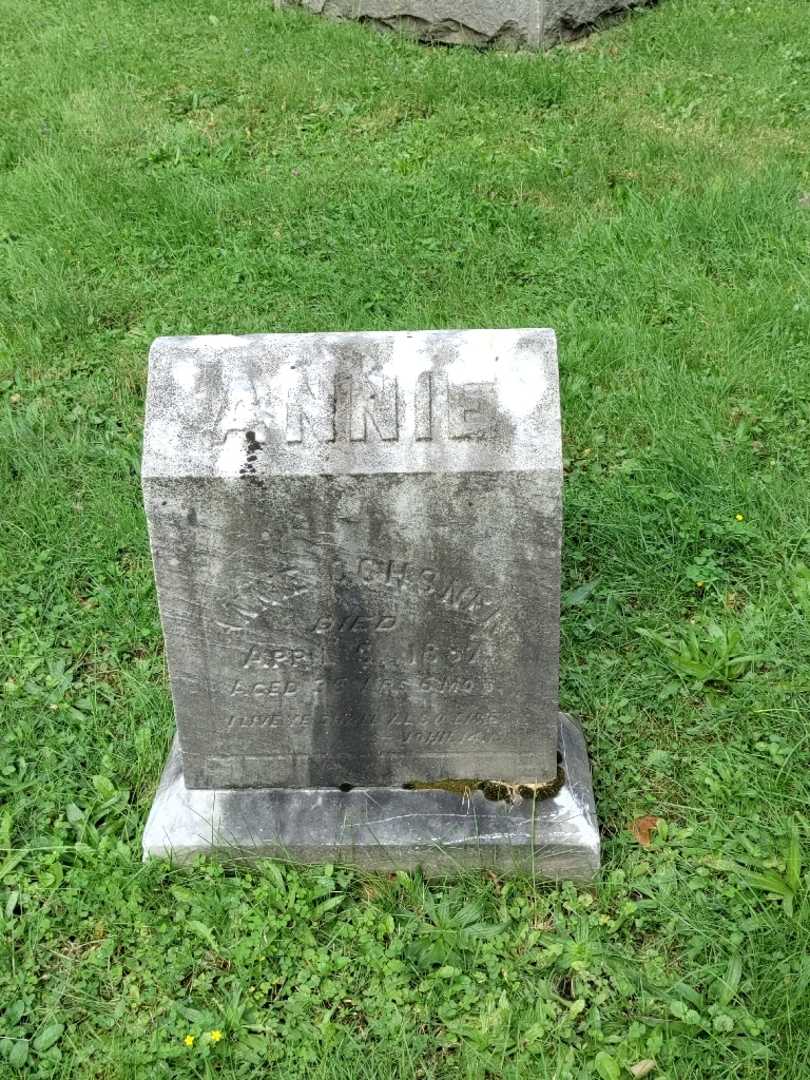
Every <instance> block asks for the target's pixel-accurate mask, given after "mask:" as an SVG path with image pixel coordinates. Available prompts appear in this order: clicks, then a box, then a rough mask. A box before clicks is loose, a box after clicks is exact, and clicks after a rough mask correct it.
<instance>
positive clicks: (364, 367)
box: [143, 330, 562, 805]
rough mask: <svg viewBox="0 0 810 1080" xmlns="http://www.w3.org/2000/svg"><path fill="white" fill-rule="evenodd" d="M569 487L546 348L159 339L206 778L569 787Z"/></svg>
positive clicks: (173, 539) (502, 340)
mask: <svg viewBox="0 0 810 1080" xmlns="http://www.w3.org/2000/svg"><path fill="white" fill-rule="evenodd" d="M561 482H562V471H561V450H560V421H559V396H558V385H557V364H556V346H555V339H554V335H553V333H552V332H551V331H549V330H518V331H507V330H494V331H460V332H455V331H438V332H429V333H404V332H402V333H372V334H313V335H254V336H248V337H228V336H215V337H197V338H193V337H192V338H164V339H159V340H158V341H157V342H155V344H154V346H153V348H152V352H151V357H150V373H149V391H148V402H147V421H146V434H145V442H144V458H143V483H144V497H145V504H146V509H147V515H148V520H149V528H150V536H151V542H152V550H153V556H154V561H155V569H156V577H157V582H158V597H159V602H160V609H161V616H162V620H163V626H164V632H165V637H166V648H167V655H168V661H169V669H170V675H171V682H172V693H173V697H174V703H175V712H176V717H177V725H178V732H179V738H180V745H181V747H182V753H183V759H184V771H185V783H186V785H187V786H188V787H190V788H199V787H206V788H239V787H248V788H250V787H254V788H260V787H289V788H319V787H339V786H340V785H353V786H363V787H382V786H386V785H394V786H397V785H401V784H403V783H407V782H412V781H430V780H435V779H440V778H446V777H456V778H471V779H472V778H477V779H498V780H504V781H513V782H522V783H543V782H546V781H548V780H550V779H551V778H552V777H553V776H554V775H555V772H556V751H557V708H558V705H557V677H558V637H559V618H558V616H559V558H560V530H561V502H560V500H561ZM417 794H419V795H421V794H423V793H417ZM403 797H404V796H403ZM296 805H298V804H296Z"/></svg>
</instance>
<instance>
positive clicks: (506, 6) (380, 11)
mask: <svg viewBox="0 0 810 1080" xmlns="http://www.w3.org/2000/svg"><path fill="white" fill-rule="evenodd" d="M285 2H286V4H287V6H296V7H305V8H308V9H309V10H310V11H314V12H316V13H318V14H322V15H328V16H331V17H333V18H339V19H358V20H361V21H363V22H367V23H370V24H371V25H373V26H377V27H379V28H380V29H388V30H398V31H400V32H403V33H407V34H409V35H411V36H413V37H416V38H419V39H420V40H422V41H431V42H441V43H443V44H448V45H479V46H480V45H499V46H507V47H526V48H535V49H536V48H548V47H549V46H551V45H555V44H557V43H558V42H559V41H563V40H566V39H569V38H572V37H577V36H579V35H580V34H581V33H583V32H584V31H585V30H587V29H588V28H589V27H591V26H593V24H594V23H596V22H597V20H598V19H600V18H602V17H603V16H605V15H611V14H616V13H619V12H622V11H625V10H626V9H628V8H631V7H638V6H641V5H643V4H646V3H649V2H650V0H285Z"/></svg>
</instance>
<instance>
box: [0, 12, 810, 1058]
mask: <svg viewBox="0 0 810 1080" xmlns="http://www.w3.org/2000/svg"><path fill="white" fill-rule="evenodd" d="M0 26H2V46H1V47H0V500H1V501H2V509H1V511H0V512H1V513H2V529H3V531H2V537H3V539H2V544H1V545H0V668H1V669H2V675H1V676H0V684H2V696H1V697H0V707H1V708H2V725H1V726H0V798H2V804H1V805H0V1076H2V1077H6V1076H9V1077H13V1076H15V1075H25V1076H26V1077H28V1076H30V1077H44V1076H48V1077H50V1076H57V1077H72V1078H74V1077H81V1078H85V1077H87V1078H89V1077H98V1078H119V1077H144V1078H152V1077H160V1076H178V1077H206V1076H212V1075H222V1076H225V1077H255V1076H257V1075H278V1076H302V1077H303V1076H307V1077H310V1076H312V1077H323V1078H334V1077H352V1078H354V1077H369V1078H371V1077H373V1078H376V1077H385V1076H397V1077H413V1078H417V1077H424V1078H432V1077H469V1078H473V1077H474V1078H480V1077H505V1078H518V1077H532V1078H535V1077H541V1078H544V1077H547V1078H549V1080H551V1078H557V1080H564V1078H577V1080H579V1078H584V1077H597V1078H602V1080H614V1078H616V1077H629V1076H630V1075H631V1074H630V1073H629V1072H628V1071H627V1067H628V1066H631V1065H633V1064H635V1063H637V1062H639V1061H641V1060H643V1059H649V1058H653V1059H655V1061H656V1063H657V1068H656V1072H655V1073H654V1074H653V1075H655V1076H667V1077H670V1078H672V1080H688V1078H693V1077H707V1078H708V1077H711V1078H712V1080H719V1078H724V1077H727V1078H732V1077H733V1078H735V1080H737V1078H744V1080H745V1078H765V1077H768V1078H773V1077H780V1078H781V1077H791V1078H794V1077H795V1078H799V1077H806V1076H807V1075H808V1074H809V1073H810V1041H809V1040H808V1036H807V1031H808V1024H810V1004H809V1002H810V961H809V960H808V944H809V942H808V939H809V938H810V932H809V931H810V899H808V884H807V875H806V869H805V868H806V864H807V861H808V858H807V850H808V822H807V817H806V816H805V814H806V808H807V800H808V761H809V760H810V753H809V751H810V731H809V729H808V724H807V714H808V707H810V668H809V667H808V659H809V658H810V631H809V630H808V617H809V616H810V500H809V499H808V483H809V482H810V344H809V342H810V300H809V299H808V296H809V295H810V294H809V293H808V274H809V271H810V258H809V253H810V246H809V245H808V241H810V209H808V207H807V206H806V205H804V206H803V205H802V204H801V197H802V195H803V194H804V193H806V192H810V153H809V152H810V21H809V20H808V19H807V11H806V4H805V3H804V2H802V0H751V3H750V5H749V6H742V5H734V6H730V4H729V3H728V2H727V0H667V2H665V3H662V4H661V5H660V6H659V7H657V8H655V9H651V10H649V11H645V12H643V13H639V14H638V15H637V16H635V17H633V18H631V19H629V20H626V21H622V22H620V23H617V24H616V25H614V26H613V27H611V28H610V29H609V30H608V31H606V32H605V33H604V34H602V35H599V36H597V37H593V38H591V39H589V40H587V41H586V42H585V43H584V44H580V45H579V46H577V47H575V48H570V49H560V50H556V51H554V52H553V53H551V54H549V55H547V56H529V55H503V54H483V53H476V52H473V51H461V50H447V49H439V48H437V49H426V48H422V47H419V46H417V45H414V44H412V43H409V42H405V41H400V40H397V39H396V38H392V37H383V36H377V35H375V34H373V33H367V32H365V31H364V30H363V29H362V28H361V27H357V26H347V25H343V26H336V25H331V24H328V23H326V22H323V21H320V20H318V19H314V18H310V17H307V16H306V15H304V14H302V13H300V12H299V13H296V12H292V13H289V12H288V13H277V12H274V11H273V4H272V3H270V2H269V0H249V2H248V0H230V2H228V3H220V4H219V5H216V4H213V5H212V4H211V3H205V4H201V3H198V2H197V0H189V2H187V3H185V4H182V5H181V4H176V3H171V2H164V3H160V4H157V3H147V2H146V0H130V2H128V3H126V4H124V3H121V2H116V0H99V2H97V3H93V4H91V3H89V0H74V2H73V3H71V4H59V3H56V2H53V0H51V2H45V0H32V2H31V3H27V4H20V3H17V2H14V0H0ZM805 201H806V200H805ZM525 325H527V326H552V327H554V328H555V329H556V330H557V332H558V335H559V340H560V350H561V377H562V388H563V401H564V417H565V428H566V449H565V456H566V473H567V483H566V530H567V531H566V544H565V552H564V575H565V582H564V587H565V589H566V590H567V592H566V604H565V609H564V613H563V637H564V642H563V644H564V648H563V660H562V702H563V705H564V707H565V708H567V709H569V710H570V711H573V712H576V713H578V714H580V715H581V716H582V718H583V721H584V724H585V726H586V730H587V734H588V738H589V743H590V747H591V751H592V757H593V764H594V776H595V785H596V794H597V798H598V803H599V811H600V817H601V821H602V825H603V831H604V841H605V843H604V861H605V869H604V873H603V875H602V877H601V879H600V881H599V882H598V884H597V887H596V888H595V889H594V890H581V891H579V892H577V891H576V890H574V889H573V888H571V887H561V888H556V889H555V888H549V887H545V886H541V885H538V884H536V883H533V882H532V881H530V880H526V879H516V880H509V881H505V880H494V879H492V878H490V877H487V876H481V877H480V878H479V877H475V876H473V877H470V878H468V879H466V880H464V881H462V882H460V883H459V882H457V883H455V884H453V883H432V884H430V885H426V884H425V883H423V882H422V881H421V880H420V879H419V878H418V877H416V876H407V875H398V876H396V877H393V878H391V879H388V878H374V877H371V878H369V877H363V876H361V875H357V874H354V873H350V872H347V871H343V870H340V869H332V868H323V867H321V868H313V869H300V868H280V867H278V866H274V865H272V864H267V865H263V866H261V867H259V868H257V869H255V870H252V871H250V872H247V871H242V872H239V873H234V872H230V871H224V870H222V869H221V868H219V867H216V866H209V865H199V866H197V867H195V868H193V869H191V870H184V871H180V870H176V869H171V868H170V867H169V866H167V865H161V864H151V865H149V866H146V867H144V866H142V865H141V863H140V861H139V834H140V830H141V829H142V827H143V823H144V820H145V815H146V813H147V810H148V807H149V804H150V800H151V797H152V795H153V793H154V789H155V785H156V782H157V778H158V775H159V772H160V768H161V766H162V763H163V760H164V757H165V754H166V752H167V748H168V744H169V739H170V735H171V727H172V713H171V704H170V699H169V695H168V689H167V684H166V678H165V672H164V666H163V657H162V641H161V634H160V629H159V624H158V618H157V610H156V605H155V597H154V589H153V584H152V575H151V568H150V562H149V555H148V551H147V544H146V533H145V524H144V519H143V514H142V510H141V504H140V492H139V484H138V458H139V449H140V439H141V429H142V407H143V397H144V389H145V377H146V353H147V348H148V345H149V342H150V341H151V339H152V338H153V337H154V336H156V335H158V334H162V333H169V334H174V333H191V332H193V333H207V332H214V331H229V332H234V333H238V332H243V331H272V330H289V331H303V330H320V329H344V328H377V327H385V328H397V327H410V328H419V327H444V326H525ZM737 515H742V517H743V520H741V521H739V520H737ZM586 586H587V587H586ZM646 814H652V815H655V816H658V817H661V818H662V819H664V820H663V824H662V825H661V826H660V827H659V829H658V831H657V833H655V834H654V838H653V843H652V846H651V847H649V848H642V847H641V846H640V845H639V844H638V843H637V842H636V841H635V840H634V838H633V836H632V834H631V832H630V829H629V825H630V823H631V822H632V821H633V819H634V818H636V817H638V816H640V815H646ZM802 852H804V864H803V863H802ZM217 1029H218V1030H221V1031H222V1032H223V1038H222V1040H221V1041H219V1042H217V1043H214V1042H211V1041H210V1039H208V1037H207V1036H205V1034H204V1033H205V1032H208V1031H211V1030H217ZM189 1033H194V1034H195V1035H196V1036H197V1039H196V1042H195V1045H194V1046H193V1047H191V1048H189V1047H186V1046H185V1045H184V1044H183V1038H184V1036H186V1035H187V1034H189Z"/></svg>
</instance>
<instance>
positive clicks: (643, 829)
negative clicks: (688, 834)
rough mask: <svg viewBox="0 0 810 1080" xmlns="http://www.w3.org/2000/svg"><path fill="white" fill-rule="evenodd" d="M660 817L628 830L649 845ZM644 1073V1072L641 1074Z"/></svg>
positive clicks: (639, 820)
mask: <svg viewBox="0 0 810 1080" xmlns="http://www.w3.org/2000/svg"><path fill="white" fill-rule="evenodd" d="M660 820H661V819H660V818H657V817H653V815H652V814H648V815H647V816H646V817H639V818H636V820H635V821H634V822H633V824H632V825H631V826H630V831H631V832H632V834H633V836H634V837H635V838H636V840H638V842H639V843H640V844H641V846H642V847H649V846H650V842H651V840H652V834H653V831H654V830H655V827H656V825H657V824H658V822H659V821H660ZM641 1075H642V1076H644V1075H646V1074H645V1073H642V1074H641Z"/></svg>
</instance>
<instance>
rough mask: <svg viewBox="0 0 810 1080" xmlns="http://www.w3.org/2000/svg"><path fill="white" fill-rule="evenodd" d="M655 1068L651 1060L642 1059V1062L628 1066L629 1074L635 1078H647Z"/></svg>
mask: <svg viewBox="0 0 810 1080" xmlns="http://www.w3.org/2000/svg"><path fill="white" fill-rule="evenodd" d="M654 1068H655V1062H654V1061H653V1059H652V1058H644V1060H643V1061H637V1062H636V1063H635V1065H631V1066H630V1072H631V1073H632V1074H633V1076H635V1077H641V1076H649V1075H650V1073H651V1072H652V1071H653V1069H654Z"/></svg>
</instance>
